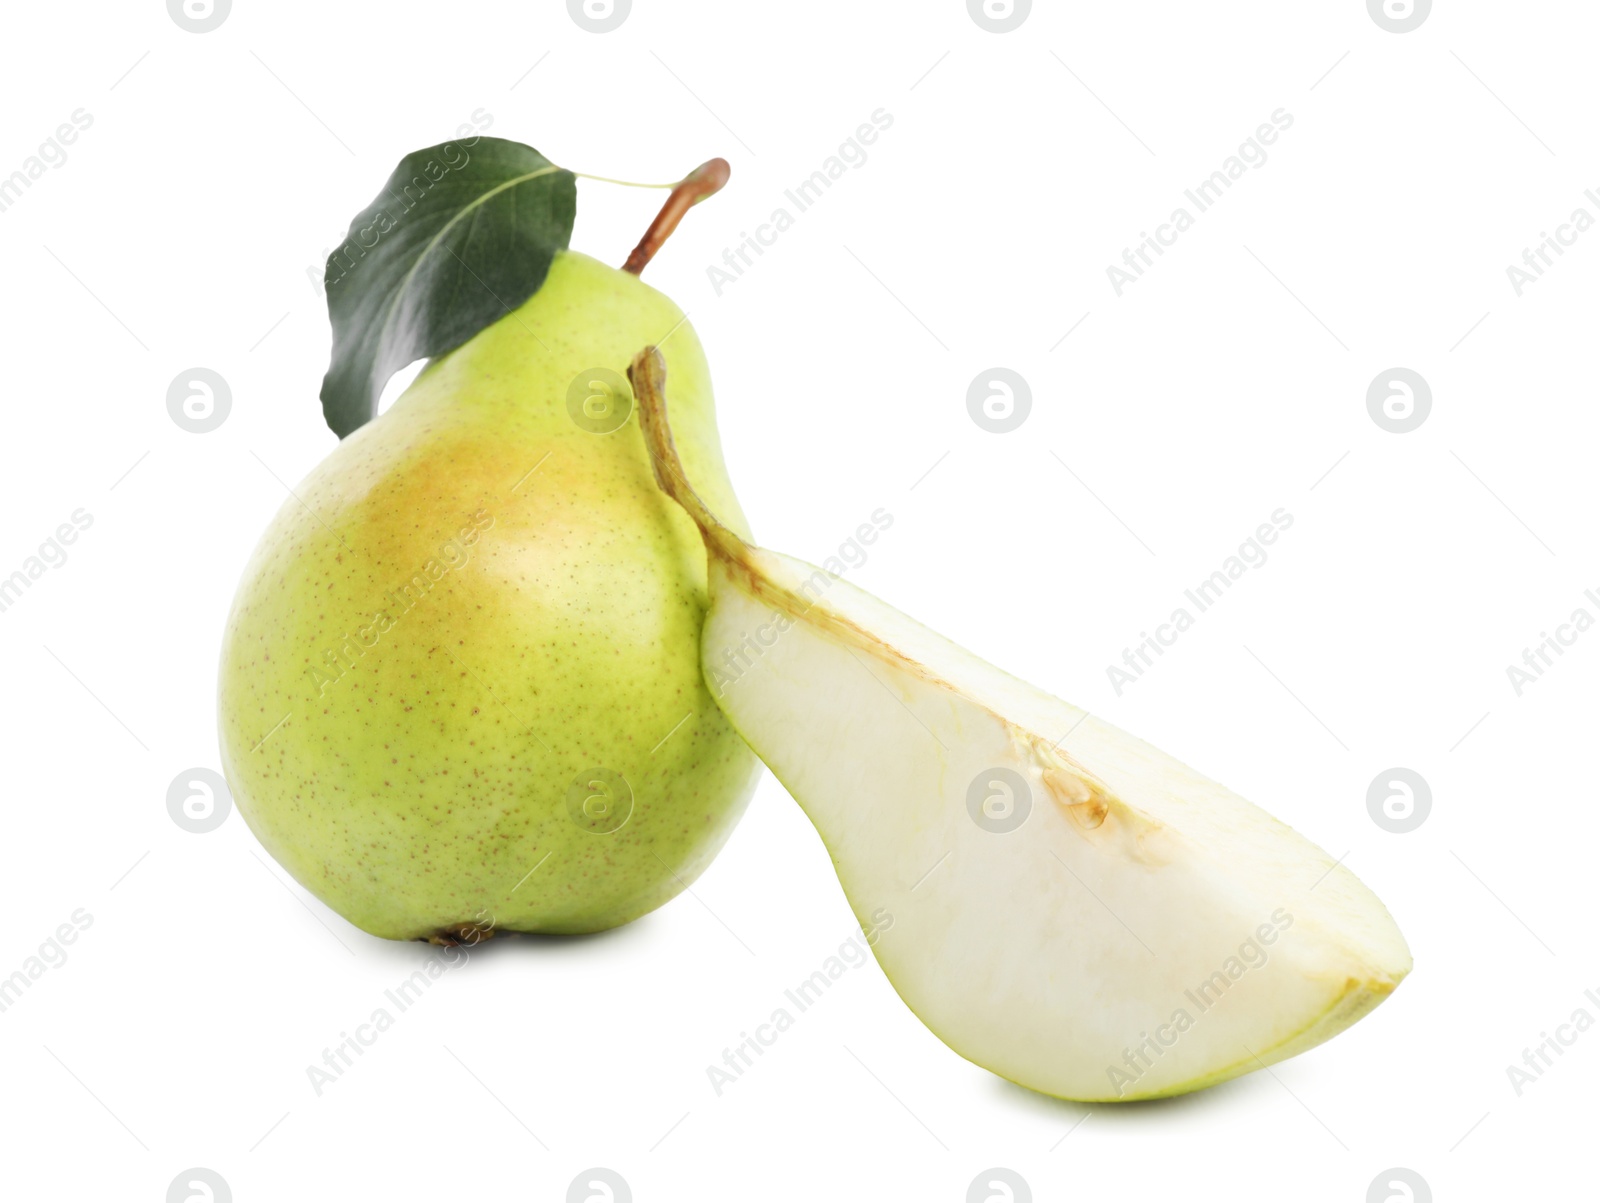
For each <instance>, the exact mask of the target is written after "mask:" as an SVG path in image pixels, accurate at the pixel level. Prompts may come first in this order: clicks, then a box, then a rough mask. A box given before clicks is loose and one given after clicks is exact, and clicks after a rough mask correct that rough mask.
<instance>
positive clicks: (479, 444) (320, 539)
mask: <svg viewBox="0 0 1600 1203" xmlns="http://www.w3.org/2000/svg"><path fill="white" fill-rule="evenodd" d="M652 342H662V345H663V351H664V353H665V355H666V358H667V360H668V362H669V364H670V367H671V371H672V374H673V381H674V398H673V407H674V414H673V420H674V425H675V428H676V429H677V431H678V446H679V449H680V452H681V453H682V457H683V460H684V463H685V467H686V470H687V472H688V474H689V476H690V477H691V478H692V479H693V481H694V486H695V488H696V489H697V490H698V491H699V492H700V494H701V495H702V496H704V497H706V498H707V499H708V500H710V501H711V502H712V503H713V504H714V505H715V506H716V507H717V510H718V511H719V512H720V513H721V514H723V515H724V516H725V518H726V520H727V521H729V522H730V523H731V524H732V525H734V526H736V527H738V528H740V529H741V530H742V529H743V525H744V519H743V516H742V513H741V511H740V509H739V506H738V502H737V501H736V499H735V498H734V495H733V490H732V487H731V485H730V484H729V482H728V478H727V472H726V469H725V467H724V465H723V461H722V453H721V449H720V445H719V442H718V438H717V430H716V424H715V417H714V413H713V407H712V396H711V385H710V377H709V372H708V369H707V366H706V361H705V355H704V353H703V351H702V350H701V347H700V343H699V341H698V340H697V338H696V337H695V334H694V331H693V330H692V329H691V328H690V326H689V325H688V323H687V322H686V321H684V317H683V314H682V313H681V311H680V310H679V309H678V307H677V306H676V305H674V304H673V303H672V302H671V301H670V300H668V299H667V298H666V297H665V296H663V295H662V294H661V293H659V292H657V291H656V290H655V289H653V288H651V287H650V286H649V285H647V284H644V283H642V282H641V281H640V280H639V279H638V278H637V277H636V276H635V275H631V274H629V273H627V272H625V271H619V270H617V269H614V268H611V267H608V266H606V265H604V264H601V263H599V262H597V261H595V260H593V259H590V258H587V257H586V256H583V255H579V254H576V253H573V252H570V251H563V252H561V253H560V254H558V255H557V256H556V259H555V262H554V264H553V265H552V267H551V269H550V273H549V276H548V278H547V279H546V281H545V283H544V285H543V286H542V287H541V288H539V290H538V291H537V292H535V293H534V294H533V296H532V297H531V298H530V299H529V300H528V301H527V302H526V303H525V304H523V305H522V306H521V307H520V308H518V309H516V310H515V311H513V312H511V313H508V314H507V315H506V316H505V317H504V318H502V319H500V320H499V321H498V322H496V323H495V324H493V325H492V326H489V327H488V328H486V329H484V330H482V331H481V332H480V333H478V334H477V335H476V336H474V337H473V338H472V339H471V340H470V341H469V342H467V343H465V344H464V345H462V346H461V347H459V348H457V349H456V350H454V351H452V352H450V353H448V354H446V355H444V356H442V357H440V358H438V359H436V360H435V361H434V362H432V363H431V364H429V366H428V367H427V368H426V369H425V370H424V371H423V372H422V373H421V374H420V375H419V376H418V377H417V379H416V380H415V382H414V383H413V384H412V385H411V386H410V388H408V389H407V390H406V391H405V392H404V393H403V394H402V395H401V396H400V397H399V398H398V399H397V400H396V401H395V402H394V404H393V405H392V406H391V407H390V409H389V410H388V411H387V412H386V413H384V414H382V415H381V416H380V417H378V418H377V419H376V420H374V421H372V422H370V423H368V424H367V425H365V426H363V427H362V428H361V429H359V430H358V431H356V432H355V433H354V434H353V435H351V436H350V437H349V438H347V439H345V440H344V441H343V442H342V443H341V444H340V445H339V446H338V448H337V449H336V450H335V451H334V452H333V453H332V454H331V455H330V456H329V457H328V458H327V459H326V460H324V461H323V462H322V464H321V465H319V466H318V467H317V468H316V470H315V471H313V472H312V473H311V475H310V476H309V477H308V478H307V479H306V480H305V481H304V482H303V483H302V484H301V485H299V486H298V487H297V488H296V489H295V490H294V491H293V495H292V496H291V497H290V498H289V499H288V500H287V501H285V503H284V505H283V508H282V509H281V510H280V511H279V512H278V514H277V516H276V518H274V520H273V522H272V524H271V526H270V527H269V528H268V530H267V532H266V534H265V535H264V536H263V537H262V539H261V542H260V545H259V546H258V547H257V548H256V551H255V553H254V555H253V557H252V558H251V560H250V562H249V564H248V566H247V568H246V569H245V573H244V578H243V581H242V583H241V585H240V587H239V591H238V595H237V597H236V598H235V601H234V605H233V610H232V613H231V614H230V616H229V619H228V623H227V628H226V633H225V637H224V642H223V649H222V664H221V678H220V688H219V694H220V719H221V722H220V726H221V740H222V756H223V766H224V771H225V773H226V776H227V779H228V783H229V786H230V787H231V789H232V791H233V796H234V799H235V801H236V803H237V805H238V807H239V811H240V813H241V814H242V815H243V816H244V818H245V821H246V822H247V823H248V824H249V826H250V829H251V830H252V831H253V832H254V833H255V835H256V837H257V838H258V839H259V840H260V841H261V843H262V844H263V845H264V846H265V847H266V848H267V850H268V851H269V852H271V853H272V855H273V856H274V857H276V858H277V860H278V862H279V863H280V864H282V865H283V866H284V867H285V868H287V869H288V870H289V872H290V873H292V874H293V875H294V877H295V879H296V880H297V881H299V882H300V883H301V884H302V885H304V886H305V887H306V888H307V889H308V890H310V891H311V892H312V893H313V894H315V895H316V896H317V897H318V898H320V899H322V901H324V902H325V903H327V904H328V905H329V906H330V907H332V908H333V909H335V910H336V911H338V912H339V913H340V914H341V915H343V916H344V917H345V918H347V919H349V920H350V922H352V923H354V924H355V925H356V926H358V927H360V928H362V929H363V930H365V931H368V932H371V933H373V934H374V935H378V936H386V937H390V938H393V939H415V938H427V939H434V940H451V939H462V938H469V936H468V933H479V934H481V933H485V932H489V931H493V930H501V931H528V932H553V933H577V932H592V931H599V930H602V929H605V928H609V927H614V926H616V925H618V924H622V923H626V922H628V921H630V920H632V919H635V918H637V917H639V916H640V915H643V914H645V913H646V912H648V911H650V910H652V909H654V908H655V907H658V906H660V905H661V904H662V903H664V902H666V901H667V900H668V899H670V898H672V897H673V896H674V895H675V894H677V893H678V892H679V891H680V890H682V889H684V888H685V887H686V886H687V885H688V884H689V883H690V882H692V881H693V880H694V879H695V878H696V877H697V876H698V875H699V874H700V872H701V871H702V870H703V869H704V868H705V867H706V865H707V864H709V863H710V861H711V860H712V858H713V857H714V856H715V855H716V853H717V851H718V850H719V849H720V848H721V846H722V844H723V843H724V842H725V841H726V840H727V838H728V835H729V833H730V832H731V830H732V828H733V826H734V824H735V823H736V822H737V821H738V819H739V816H740V815H741V814H742V812H743V810H744V807H745V805H746V803H747V802H748V800H749V796H750V792H751V790H752V789H753V788H754V785H755V780H756V775H757V773H758V772H759V765H758V762H757V761H756V760H755V758H754V756H753V755H752V754H751V753H750V751H749V750H748V749H747V748H746V747H745V745H744V743H743V741H742V740H741V739H740V737H739V736H738V735H737V734H736V733H735V732H734V730H733V728H732V727H731V726H730V724H729V723H728V721H727V719H726V718H725V717H724V716H723V714H722V712H721V710H719V709H718V707H717V706H716V704H715V703H714V702H713V700H712V699H711V697H710V695H709V694H708V692H707V690H706V687H705V684H704V681H703V678H702V675H701V669H700V632H701V627H702V624H703V622H704V619H705V614H706V609H707V605H708V599H707V586H706V555H705V551H704V548H703V545H702V543H701V539H700V535H699V532H698V531H697V529H696V527H695V524H694V522H693V521H691V520H690V519H689V517H688V516H687V515H686V514H684V512H683V511H682V510H681V509H680V508H679V507H678V506H677V505H676V504H675V503H674V502H673V501H672V500H671V499H670V498H668V497H666V496H665V495H664V494H663V493H662V492H661V491H660V490H659V489H658V488H657V487H656V482H655V479H654V477H653V475H652V470H651V466H650V458H649V455H648V453H647V451H646V449H645V446H644V442H643V440H642V438H641V436H640V431H639V424H638V419H637V416H636V415H630V416H629V417H628V418H627V420H626V421H625V422H623V423H622V424H621V425H616V426H615V428H614V429H611V427H612V426H613V425H614V424H615V423H616V422H617V421H618V419H619V417H620V415H621V414H622V413H623V412H625V411H628V410H630V409H631V404H632V398H631V395H630V394H629V392H628V387H627V383H626V380H625V379H624V378H623V376H622V373H624V372H625V371H626V368H627V365H628V363H629V361H630V359H631V357H632V356H633V354H634V353H635V352H636V351H637V350H638V349H639V347H641V346H643V345H645V344H647V343H652ZM606 381H609V382H610V384H611V387H612V388H614V389H615V388H617V386H619V385H620V391H619V392H616V393H614V394H613V395H611V396H610V397H609V398H608V397H607V396H606V393H605V388H606V384H605V382H606Z"/></svg>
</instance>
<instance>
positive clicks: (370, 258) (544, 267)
mask: <svg viewBox="0 0 1600 1203" xmlns="http://www.w3.org/2000/svg"><path fill="white" fill-rule="evenodd" d="M576 213H577V180H576V178H575V177H574V176H573V174H572V173H571V172H570V171H564V170H562V169H561V168H559V167H557V166H556V165H555V164H554V163H552V162H550V160H549V159H547V158H545V157H544V156H543V155H542V154H540V153H539V152H538V151H536V150H534V149H533V148H532V147H531V146H524V145H522V144H521V143H520V142H508V141H506V140H505V139H504V138H482V137H480V138H468V139H464V140H461V141H456V142H445V143H441V144H440V145H438V146H430V147H428V148H427V149H426V150H419V151H415V152H413V153H412V154H409V155H407V156H406V157H405V158H403V159H401V160H400V165H399V166H398V167H397V168H395V171H394V174H393V175H391V176H390V177H389V182H388V183H387V184H385V185H384V187H383V191H382V192H380V193H379V194H378V197H377V199H376V200H374V201H373V202H372V204H370V205H368V206H367V207H366V208H365V209H363V210H362V211H361V212H360V213H359V214H357V215H356V218H355V220H354V221H352V222H351V223H350V233H349V235H348V237H347V238H346V240H345V243H344V245H343V246H341V247H340V248H339V249H338V250H336V251H334V252H333V254H331V255H329V256H328V267H327V271H326V272H325V273H324V276H323V279H324V282H325V284H326V286H327V294H328V318H329V320H330V321H331V322H332V323H333V361H332V363H330V364H329V366H328V374H327V375H326V376H325V377H324V378H323V381H322V412H323V416H324V417H325V418H326V419H327V422H328V425H329V426H330V427H331V428H332V430H333V432H334V433H335V434H337V435H338V436H339V437H340V438H341V439H342V438H344V437H345V436H346V435H348V434H350V433H351V432H352V431H354V430H356V429H358V428H359V427H360V426H362V425H363V424H364V423H366V422H369V421H371V420H372V418H373V417H374V416H375V415H376V413H377V410H378V398H379V396H380V395H381V394H382V393H383V386H384V385H385V384H387V383H388V381H389V377H391V376H393V375H394V374H395V373H396V372H397V371H399V370H400V369H401V368H403V367H405V366H406V364H408V363H411V362H413V361H414V360H417V359H421V358H423V357H426V356H434V355H442V354H443V353H444V352H446V351H449V350H451V349H453V348H455V347H459V346H460V345H461V344H462V343H464V342H466V341H467V340H468V339H469V338H471V337H472V336H473V335H474V334H476V333H478V331H480V330H482V329H484V327H486V326H490V325H492V324H493V323H495V322H496V321H498V320H499V319H500V318H502V317H504V316H505V315H506V314H507V313H509V312H511V310H513V309H515V308H516V307H517V306H519V305H521V304H522V303H523V302H524V301H526V300H527V299H528V298H529V297H531V296H532V295H533V294H534V293H535V292H537V291H538V289H539V286H540V285H541V284H543V283H544V279H545V276H546V275H548V274H549V272H550V264H551V263H552V262H553V261H554V260H555V256H556V252H557V251H560V250H564V249H566V246H567V241H568V239H570V238H571V237H572V221H573V217H574V216H575V215H576Z"/></svg>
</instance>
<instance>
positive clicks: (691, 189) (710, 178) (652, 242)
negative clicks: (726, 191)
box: [622, 159, 732, 276]
mask: <svg viewBox="0 0 1600 1203" xmlns="http://www.w3.org/2000/svg"><path fill="white" fill-rule="evenodd" d="M731 171H732V168H730V167H729V166H728V160H726V159H707V160H706V161H705V162H704V163H702V164H700V166H698V167H696V168H695V169H694V170H693V171H691V172H690V173H689V174H688V175H686V176H684V177H683V179H681V180H679V181H678V183H677V184H676V185H675V186H674V187H673V189H672V193H671V195H670V196H668V197H667V200H666V203H665V204H663V205H662V206H661V212H659V213H657V214H656V219H655V220H654V221H652V222H651V223H650V228H649V229H648V230H646V231H645V232H644V237H643V238H641V239H639V245H638V246H636V247H634V248H633V252H632V253H631V254H630V255H629V256H628V261H627V262H626V263H624V264H623V265H622V270H623V271H625V272H631V273H632V274H633V275H635V276H637V275H638V274H639V273H640V272H642V271H643V270H644V269H645V265H646V264H647V263H649V262H650V260H652V259H654V258H655V256H656V252H657V251H659V250H660V249H661V244H662V243H664V242H665V241H666V240H667V239H668V238H670V237H671V236H672V231H674V230H676V229H677V228H678V223H679V222H680V221H682V220H683V215H684V214H685V213H687V212H688V211H689V210H690V208H692V207H693V206H695V205H698V204H699V203H700V202H701V201H703V200H705V198H706V197H708V196H713V195H715V194H716V193H718V192H721V191H722V186H723V185H724V184H726V183H727V182H728V175H729V173H730V172H731Z"/></svg>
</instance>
